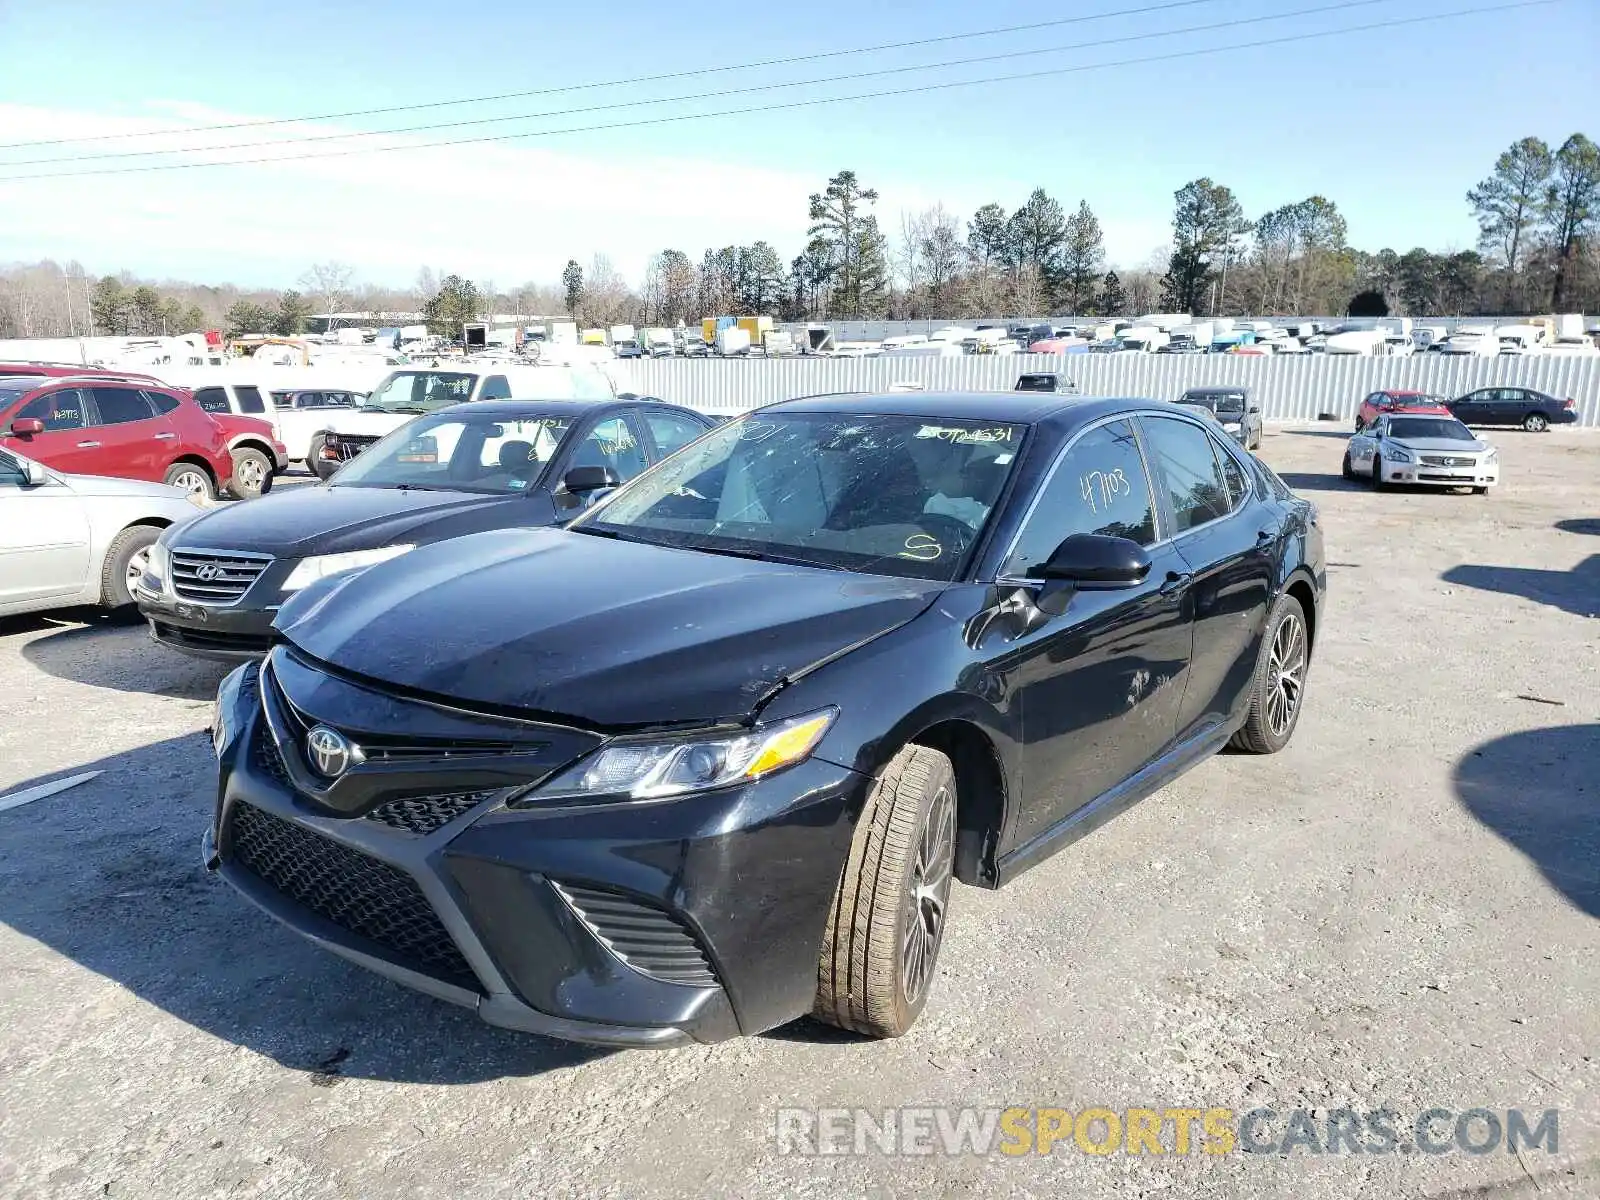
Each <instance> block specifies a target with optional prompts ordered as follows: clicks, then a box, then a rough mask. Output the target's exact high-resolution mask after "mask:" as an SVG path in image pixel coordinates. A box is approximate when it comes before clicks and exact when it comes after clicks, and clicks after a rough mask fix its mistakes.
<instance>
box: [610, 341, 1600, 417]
mask: <svg viewBox="0 0 1600 1200" xmlns="http://www.w3.org/2000/svg"><path fill="white" fill-rule="evenodd" d="M619 365H620V366H626V367H631V369H632V374H633V376H634V379H635V385H636V390H637V391H639V392H641V393H643V394H646V395H651V396H659V397H661V398H662V399H664V400H670V401H673V402H674V403H677V404H684V405H687V406H689V407H691V408H698V409H702V410H704V411H706V412H719V413H731V412H744V411H747V410H749V409H752V408H759V407H760V406H761V405H763V404H772V403H775V402H776V401H779V400H790V399H794V398H795V397H797V396H813V395H817V394H819V393H825V392H879V391H884V390H886V389H887V388H888V387H889V385H891V384H894V383H901V382H915V383H920V384H921V385H922V386H923V387H925V388H927V389H928V390H930V391H934V390H939V391H946V390H948V391H986V392H989V391H1009V390H1011V388H1012V387H1013V385H1015V383H1016V381H1017V376H1018V375H1019V374H1021V373H1023V372H1025V371H1056V372H1059V373H1061V374H1065V375H1067V376H1069V377H1071V378H1072V379H1073V380H1074V381H1075V382H1076V383H1077V384H1078V386H1079V387H1080V388H1081V389H1082V390H1083V392H1084V394H1086V395H1092V396H1138V397H1148V398H1151V399H1157V400H1174V399H1176V398H1177V397H1178V395H1179V394H1180V393H1181V392H1183V390H1184V389H1185V388H1190V387H1201V386H1206V385H1217V384H1231V385H1235V386H1240V387H1248V388H1251V389H1252V390H1253V391H1254V393H1255V395H1256V396H1257V398H1258V399H1259V400H1260V401H1261V408H1262V414H1263V415H1264V416H1265V418H1266V419H1267V420H1269V421H1310V420H1315V419H1316V418H1317V417H1318V416H1319V415H1321V414H1323V413H1332V414H1333V415H1334V416H1336V417H1338V418H1339V419H1340V420H1341V421H1345V422H1348V421H1350V420H1352V419H1353V418H1354V417H1355V412H1356V409H1357V408H1358V407H1359V406H1360V404H1361V398H1362V397H1363V396H1365V395H1366V394H1367V393H1369V392H1373V391H1376V390H1378V389H1379V388H1413V389H1417V390H1419V391H1425V392H1434V393H1437V394H1439V395H1443V396H1459V395H1461V394H1462V393H1463V392H1469V391H1471V390H1473V389H1474V388H1479V387H1488V386H1493V385H1499V386H1506V387H1529V388H1534V389H1536V390H1538V391H1541V392H1548V393H1550V394H1552V395H1555V396H1559V397H1563V398H1565V397H1569V396H1570V397H1572V398H1573V399H1574V400H1575V401H1576V402H1577V409H1578V413H1579V423H1580V424H1582V425H1586V426H1591V427H1600V358H1576V357H1567V356H1556V355H1549V356H1543V355H1528V356H1526V357H1514V356H1509V355H1504V356H1499V357H1495V358H1474V357H1469V356H1466V355H1441V354H1419V355H1414V356H1412V357H1409V358H1366V357H1362V356H1359V355H1325V354H1316V355H1283V356H1281V357H1273V356H1263V357H1260V358H1257V357H1254V356H1249V355H1235V354H1071V355H1049V354H1016V355H977V354H975V355H958V356H954V357H950V358H820V357H794V358H770V359H768V358H731V359H718V358H712V359H681V358H679V359H674V358H658V359H646V360H641V361H638V362H635V363H631V364H619Z"/></svg>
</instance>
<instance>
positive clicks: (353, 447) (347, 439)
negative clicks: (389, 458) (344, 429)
mask: <svg viewBox="0 0 1600 1200" xmlns="http://www.w3.org/2000/svg"><path fill="white" fill-rule="evenodd" d="M338 437H339V440H338V441H337V442H335V443H333V445H332V446H331V447H330V448H331V449H332V450H334V451H335V452H336V453H337V454H338V455H339V461H340V462H349V461H350V460H351V459H352V458H354V457H355V456H356V455H358V454H360V453H361V452H362V451H363V450H365V449H366V448H367V447H368V446H370V445H372V444H373V443H374V442H376V441H377V440H378V439H377V438H375V437H365V436H352V435H351V434H348V433H341V434H339V435H338Z"/></svg>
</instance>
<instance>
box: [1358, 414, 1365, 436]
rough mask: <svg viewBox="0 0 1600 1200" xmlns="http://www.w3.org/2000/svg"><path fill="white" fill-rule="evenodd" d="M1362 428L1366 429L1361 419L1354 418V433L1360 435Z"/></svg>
mask: <svg viewBox="0 0 1600 1200" xmlns="http://www.w3.org/2000/svg"><path fill="white" fill-rule="evenodd" d="M1364 428H1366V423H1365V422H1364V421H1362V419H1361V418H1360V417H1357V418H1356V432H1357V433H1360V432H1361V431H1362V429H1364Z"/></svg>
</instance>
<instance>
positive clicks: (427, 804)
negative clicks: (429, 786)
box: [367, 792, 494, 836]
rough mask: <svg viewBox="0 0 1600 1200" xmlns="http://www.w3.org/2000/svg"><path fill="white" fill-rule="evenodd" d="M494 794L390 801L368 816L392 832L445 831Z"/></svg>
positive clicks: (421, 833)
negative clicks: (397, 830)
mask: <svg viewBox="0 0 1600 1200" xmlns="http://www.w3.org/2000/svg"><path fill="white" fill-rule="evenodd" d="M493 794H494V793H493V792H458V793H456V794H454V795H450V796H408V797H406V798H404V799H401V800H389V801H386V802H384V803H383V804H380V805H378V807H377V808H375V809H373V810H372V811H371V812H369V813H368V814H367V820H369V821H379V822H381V823H383V824H384V825H387V826H388V827H389V828H390V829H400V830H404V831H405V832H406V833H415V834H417V835H419V836H420V835H423V834H428V833H432V832H433V831H434V830H435V829H441V828H443V827H444V826H446V825H448V824H449V823H450V822H451V821H454V820H455V819H456V818H457V817H459V816H460V815H461V814H462V813H464V812H466V811H468V810H469V809H473V808H476V807H477V806H478V805H480V804H482V803H483V802H484V801H485V800H487V799H488V798H489V797H490V796H492V795H493Z"/></svg>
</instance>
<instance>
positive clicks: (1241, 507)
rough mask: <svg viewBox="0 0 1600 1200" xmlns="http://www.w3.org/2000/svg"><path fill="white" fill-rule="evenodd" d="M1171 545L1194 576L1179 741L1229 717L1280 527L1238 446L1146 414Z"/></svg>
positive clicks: (1245, 679)
mask: <svg viewBox="0 0 1600 1200" xmlns="http://www.w3.org/2000/svg"><path fill="white" fill-rule="evenodd" d="M1140 421H1141V423H1142V424H1143V426H1144V434H1145V446H1146V448H1147V449H1148V451H1149V453H1150V458H1151V461H1152V463H1153V465H1154V466H1155V468H1156V479H1157V494H1158V496H1160V498H1161V499H1162V501H1163V503H1164V504H1165V507H1166V515H1167V516H1168V518H1169V520H1170V524H1169V528H1170V529H1171V531H1172V538H1173V544H1174V546H1175V547H1176V548H1177V550H1178V553H1179V554H1181V555H1182V556H1183V560H1184V562H1185V563H1187V564H1188V568H1189V571H1190V573H1191V574H1192V575H1193V577H1194V578H1193V584H1192V585H1191V586H1192V592H1193V603H1194V653H1193V655H1192V656H1191V657H1190V660H1189V679H1188V683H1187V685H1186V687H1185V689H1184V696H1183V704H1182V707H1181V708H1180V709H1179V711H1178V730H1177V737H1178V740H1179V741H1184V740H1187V739H1188V738H1190V737H1192V736H1194V735H1196V734H1199V733H1201V732H1203V731H1204V730H1206V729H1208V728H1212V727H1215V726H1217V725H1220V724H1222V723H1223V722H1225V721H1226V720H1227V718H1228V717H1229V715H1230V714H1231V713H1232V712H1233V711H1234V709H1235V707H1236V706H1237V705H1238V703H1239V702H1240V701H1241V698H1242V697H1243V696H1244V695H1245V693H1246V691H1247V689H1248V687H1249V684H1250V678H1251V675H1252V674H1253V672H1254V671H1255V665H1256V652H1257V648H1258V647H1259V645H1260V638H1261V630H1262V627H1263V625H1264V623H1265V620H1266V613H1267V608H1268V605H1269V601H1270V600H1271V597H1272V588H1273V582H1274V558H1275V551H1276V547H1277V543H1278V538H1279V536H1280V533H1281V530H1280V529H1279V527H1278V519H1277V517H1276V516H1275V515H1274V514H1273V513H1272V511H1271V510H1270V509H1266V508H1265V507H1264V506H1261V505H1258V504H1257V503H1256V502H1255V496H1254V490H1253V485H1252V484H1251V482H1250V478H1249V476H1247V475H1246V473H1245V470H1244V467H1243V465H1242V464H1241V463H1240V462H1239V460H1238V459H1237V458H1236V457H1235V456H1234V454H1233V452H1232V451H1230V450H1229V449H1228V447H1227V446H1225V445H1223V443H1222V441H1221V440H1220V439H1218V438H1217V437H1215V436H1213V435H1212V434H1211V433H1209V432H1208V431H1207V430H1205V429H1203V428H1201V427H1200V425H1198V424H1196V423H1194V422H1192V421H1185V420H1183V419H1182V418H1179V417H1150V416H1145V417H1141V418H1140Z"/></svg>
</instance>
